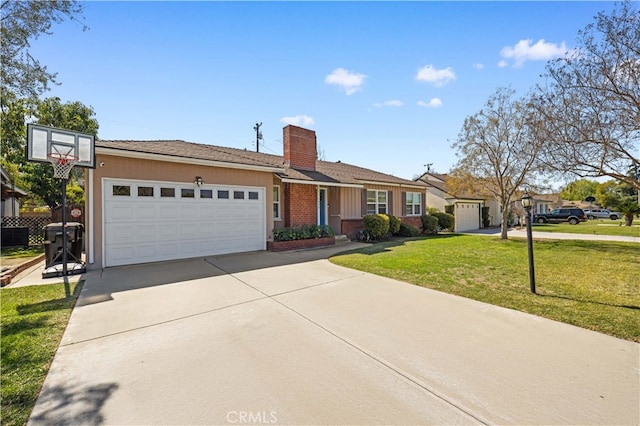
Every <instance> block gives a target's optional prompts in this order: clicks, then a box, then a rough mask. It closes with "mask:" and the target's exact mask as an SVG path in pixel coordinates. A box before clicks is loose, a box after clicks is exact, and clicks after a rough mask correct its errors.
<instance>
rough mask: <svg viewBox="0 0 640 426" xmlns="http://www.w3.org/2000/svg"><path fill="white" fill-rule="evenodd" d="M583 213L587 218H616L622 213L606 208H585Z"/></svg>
mask: <svg viewBox="0 0 640 426" xmlns="http://www.w3.org/2000/svg"><path fill="white" fill-rule="evenodd" d="M584 214H586V215H587V217H588V218H589V219H611V220H618V219H620V218H621V217H622V213H618V212H612V211H611V210H607V209H591V210H585V211H584Z"/></svg>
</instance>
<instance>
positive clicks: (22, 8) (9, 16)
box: [0, 0, 88, 99]
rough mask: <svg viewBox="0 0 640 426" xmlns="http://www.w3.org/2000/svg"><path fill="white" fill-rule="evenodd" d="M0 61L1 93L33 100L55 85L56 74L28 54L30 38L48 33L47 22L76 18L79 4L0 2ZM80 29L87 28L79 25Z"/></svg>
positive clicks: (67, 1)
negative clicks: (10, 93) (50, 85)
mask: <svg viewBox="0 0 640 426" xmlns="http://www.w3.org/2000/svg"><path fill="white" fill-rule="evenodd" d="M0 11H1V15H0V16H1V17H0V20H1V24H2V25H1V27H0V64H2V65H1V72H0V76H1V80H2V92H3V94H2V96H3V97H4V96H5V94H6V92H12V93H14V94H15V96H16V97H18V98H28V99H36V98H37V97H38V96H39V95H40V94H42V93H44V92H45V91H47V90H49V84H50V83H53V84H57V82H56V74H55V73H53V72H50V71H49V70H48V69H47V67H46V66H44V65H42V64H40V62H38V60H37V59H36V58H34V57H33V56H31V54H30V53H29V48H30V46H31V45H30V41H31V40H34V39H37V38H38V37H39V36H40V35H42V34H51V25H52V24H54V23H56V24H57V23H61V22H63V21H64V20H65V19H70V20H72V21H79V20H80V19H81V17H80V14H81V12H82V3H81V2H78V1H75V0H49V1H12V0H2V3H1V5H0ZM81 25H82V29H83V30H85V29H87V28H88V27H87V26H86V25H84V24H82V23H81Z"/></svg>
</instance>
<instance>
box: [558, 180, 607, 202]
mask: <svg viewBox="0 0 640 426" xmlns="http://www.w3.org/2000/svg"><path fill="white" fill-rule="evenodd" d="M597 187H598V182H597V181H595V180H588V179H580V180H576V181H573V182H570V183H568V184H567V185H566V186H565V187H564V188H562V190H560V196H561V197H562V199H563V200H568V201H584V200H585V199H586V198H587V197H593V196H595V193H596V188H597Z"/></svg>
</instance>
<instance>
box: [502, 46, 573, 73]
mask: <svg viewBox="0 0 640 426" xmlns="http://www.w3.org/2000/svg"><path fill="white" fill-rule="evenodd" d="M532 42H533V41H532V40H531V39H527V40H520V41H519V42H517V43H516V44H515V45H514V46H506V47H503V48H502V50H501V51H500V56H502V57H503V58H506V59H513V61H514V62H513V66H514V67H516V68H520V67H522V66H523V65H524V63H525V62H526V61H547V60H549V59H553V58H557V57H560V56H562V55H564V54H565V53H566V52H567V50H568V49H567V45H566V44H565V42H564V41H563V42H562V43H560V44H554V43H547V42H546V41H544V39H540V40H538V41H537V42H536V44H532Z"/></svg>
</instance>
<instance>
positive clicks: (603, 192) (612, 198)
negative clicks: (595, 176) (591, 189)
mask: <svg viewBox="0 0 640 426" xmlns="http://www.w3.org/2000/svg"><path fill="white" fill-rule="evenodd" d="M596 201H597V203H598V204H600V205H601V206H602V207H605V208H614V207H615V206H617V205H618V204H619V203H620V202H621V201H622V194H621V192H620V185H619V183H618V182H616V181H615V180H614V179H609V180H608V181H606V182H603V183H601V184H599V185H598V186H597V187H596Z"/></svg>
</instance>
